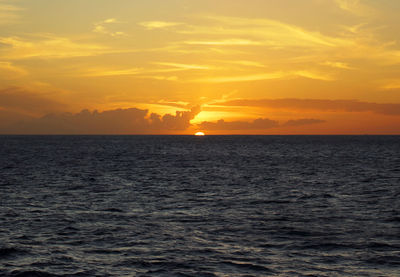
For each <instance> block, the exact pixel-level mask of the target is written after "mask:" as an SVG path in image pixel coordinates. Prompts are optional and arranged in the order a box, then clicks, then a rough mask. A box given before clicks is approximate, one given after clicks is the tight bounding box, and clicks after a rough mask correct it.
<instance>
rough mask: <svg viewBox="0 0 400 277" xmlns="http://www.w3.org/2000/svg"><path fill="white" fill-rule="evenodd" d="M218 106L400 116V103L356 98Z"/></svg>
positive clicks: (257, 101)
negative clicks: (376, 101)
mask: <svg viewBox="0 0 400 277" xmlns="http://www.w3.org/2000/svg"><path fill="white" fill-rule="evenodd" d="M215 105H218V106H230V107H232V106H236V107H260V108H268V109H288V110H304V111H322V112H340V111H342V112H372V113H376V114H383V115H394V116H400V104H398V103H373V102H363V101H356V100H325V99H294V98H292V99H237V100H231V101H224V102H218V103H215Z"/></svg>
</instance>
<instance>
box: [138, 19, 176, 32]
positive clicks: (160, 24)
mask: <svg viewBox="0 0 400 277" xmlns="http://www.w3.org/2000/svg"><path fill="white" fill-rule="evenodd" d="M181 24H182V23H179V22H166V21H145V22H140V23H139V25H140V26H142V27H145V28H146V29H148V30H154V29H165V28H168V27H174V26H178V25H181Z"/></svg>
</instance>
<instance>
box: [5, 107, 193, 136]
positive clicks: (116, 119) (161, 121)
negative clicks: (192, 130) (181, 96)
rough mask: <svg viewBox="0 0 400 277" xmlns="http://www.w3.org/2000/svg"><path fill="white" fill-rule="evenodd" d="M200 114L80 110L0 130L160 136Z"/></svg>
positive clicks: (181, 129)
mask: <svg viewBox="0 0 400 277" xmlns="http://www.w3.org/2000/svg"><path fill="white" fill-rule="evenodd" d="M199 112H200V107H194V108H192V109H191V110H190V111H177V112H176V114H175V115H171V114H166V115H163V116H161V115H159V114H156V113H152V114H150V115H149V112H148V110H141V109H137V108H130V109H117V110H109V111H104V112H98V111H93V112H91V111H89V110H83V111H81V112H80V113H76V114H71V113H63V114H48V115H46V116H43V117H40V118H34V119H27V120H23V121H20V122H18V123H15V124H13V125H12V126H9V127H8V128H4V129H2V130H0V133H3V134H4V133H9V134H10V133H11V134H162V133H168V132H170V131H184V130H186V129H187V128H188V127H190V125H191V124H190V121H191V120H192V119H193V118H194V117H195V116H196V115H197V114H198V113H199ZM0 126H1V125H0Z"/></svg>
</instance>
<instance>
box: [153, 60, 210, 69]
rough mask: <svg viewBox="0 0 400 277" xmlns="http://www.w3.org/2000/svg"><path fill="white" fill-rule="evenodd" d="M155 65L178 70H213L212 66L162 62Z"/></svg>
mask: <svg viewBox="0 0 400 277" xmlns="http://www.w3.org/2000/svg"><path fill="white" fill-rule="evenodd" d="M154 64H158V65H165V66H170V67H176V68H178V69H183V70H190V69H198V70H207V69H211V67H210V66H207V65H196V64H181V63H162V62H156V63H154Z"/></svg>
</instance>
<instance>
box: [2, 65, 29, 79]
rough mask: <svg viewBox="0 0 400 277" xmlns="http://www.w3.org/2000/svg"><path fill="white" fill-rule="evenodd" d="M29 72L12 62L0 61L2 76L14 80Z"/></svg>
mask: <svg viewBox="0 0 400 277" xmlns="http://www.w3.org/2000/svg"><path fill="white" fill-rule="evenodd" d="M27 74H28V72H27V71H26V70H24V69H22V68H19V67H17V66H14V65H13V64H12V63H10V62H0V76H1V77H0V78H4V79H8V80H13V79H18V78H20V77H22V76H25V75H27Z"/></svg>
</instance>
